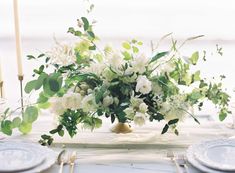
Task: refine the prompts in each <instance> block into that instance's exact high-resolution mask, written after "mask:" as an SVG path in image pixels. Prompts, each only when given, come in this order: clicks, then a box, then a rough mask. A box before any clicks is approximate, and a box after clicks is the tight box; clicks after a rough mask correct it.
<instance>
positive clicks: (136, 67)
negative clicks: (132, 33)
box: [131, 54, 149, 74]
mask: <svg viewBox="0 0 235 173" xmlns="http://www.w3.org/2000/svg"><path fill="white" fill-rule="evenodd" d="M148 63H149V58H147V57H146V56H144V55H143V54H142V55H141V56H140V57H136V58H134V59H133V61H132V62H131V65H132V70H133V71H134V72H136V73H137V72H138V73H140V74H143V73H144V72H145V71H146V66H147V64H148Z"/></svg>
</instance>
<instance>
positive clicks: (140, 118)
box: [134, 112, 146, 126]
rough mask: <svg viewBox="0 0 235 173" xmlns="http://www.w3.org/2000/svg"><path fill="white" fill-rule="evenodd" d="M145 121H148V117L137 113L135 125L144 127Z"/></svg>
mask: <svg viewBox="0 0 235 173" xmlns="http://www.w3.org/2000/svg"><path fill="white" fill-rule="evenodd" d="M145 121H146V115H145V114H144V113H141V112H136V114H135V116H134V123H135V124H137V125H139V126H143V125H144V124H145Z"/></svg>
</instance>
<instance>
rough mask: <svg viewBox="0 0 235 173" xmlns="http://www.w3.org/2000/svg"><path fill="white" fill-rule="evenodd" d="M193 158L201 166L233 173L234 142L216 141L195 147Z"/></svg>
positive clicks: (234, 161)
mask: <svg viewBox="0 0 235 173" xmlns="http://www.w3.org/2000/svg"><path fill="white" fill-rule="evenodd" d="M194 155H195V158H196V159H197V160H198V161H199V162H200V163H201V164H203V165H205V166H207V167H210V168H213V169H218V170H222V171H235V140H234V139H218V140H212V141H205V142H202V143H200V144H198V145H197V147H196V149H195V152H194Z"/></svg>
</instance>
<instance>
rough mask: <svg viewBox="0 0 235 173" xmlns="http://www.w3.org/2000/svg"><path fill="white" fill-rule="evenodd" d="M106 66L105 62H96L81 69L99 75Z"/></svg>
mask: <svg viewBox="0 0 235 173" xmlns="http://www.w3.org/2000/svg"><path fill="white" fill-rule="evenodd" d="M105 67H106V66H105V64H103V63H98V62H94V63H91V64H90V66H89V67H85V68H84V69H83V70H81V71H82V72H85V73H94V74H96V75H98V76H99V75H101V73H102V72H103V70H104V69H105Z"/></svg>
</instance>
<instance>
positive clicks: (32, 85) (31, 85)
mask: <svg viewBox="0 0 235 173" xmlns="http://www.w3.org/2000/svg"><path fill="white" fill-rule="evenodd" d="M37 82H38V81H37V80H32V81H30V82H28V83H27V84H26V86H25V88H24V91H25V92H26V93H27V94H29V93H30V92H31V91H32V90H33V89H34V88H35V86H36V85H37Z"/></svg>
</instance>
